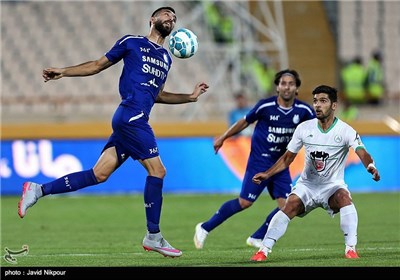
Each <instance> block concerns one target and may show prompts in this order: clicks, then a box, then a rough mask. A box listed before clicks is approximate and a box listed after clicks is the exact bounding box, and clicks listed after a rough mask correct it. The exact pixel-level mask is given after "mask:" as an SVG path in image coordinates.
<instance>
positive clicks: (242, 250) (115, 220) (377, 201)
mask: <svg viewBox="0 0 400 280" xmlns="http://www.w3.org/2000/svg"><path fill="white" fill-rule="evenodd" d="M235 197H237V194H232V195H227V194H224V195H177V194H164V203H163V210H162V217H161V230H162V233H163V235H164V237H165V238H166V239H167V240H168V241H169V242H170V243H171V245H173V246H174V247H176V248H179V249H181V250H182V251H183V255H182V256H181V257H180V258H166V257H163V256H162V255H160V254H158V253H155V252H146V251H144V250H143V248H142V246H141V242H142V239H143V237H144V235H145V231H146V225H145V216H144V207H143V197H142V195H134V194H131V195H112V196H100V195H90V196H89V195H83V196H80V195H73V196H66V195H55V196H49V197H45V198H43V199H41V200H39V202H38V203H37V204H36V205H35V206H34V207H32V208H31V209H29V211H28V213H27V215H26V217H25V218H23V219H20V218H19V216H18V214H17V204H18V200H19V197H16V196H11V197H9V196H4V197H1V250H2V254H3V255H2V259H1V266H2V269H3V270H4V269H6V268H7V269H11V268H18V267H29V268H35V267H40V268H44V267H126V268H129V267H130V268H132V267H143V268H144V267H149V268H151V267H164V268H168V267H174V268H177V267H209V268H211V267H242V268H247V267H262V268H272V267H400V193H369V194H358V193H357V194H353V201H354V203H355V205H356V208H357V211H358V216H359V225H358V245H357V249H358V252H359V255H360V259H355V260H347V259H345V258H344V257H343V255H344V244H343V243H344V241H343V235H342V232H341V230H340V227H339V216H338V215H337V216H335V217H334V218H331V217H330V216H329V215H328V214H327V213H326V212H325V211H324V210H323V209H321V208H319V209H316V210H314V211H313V212H311V213H310V214H309V215H308V216H306V217H305V218H297V217H296V218H294V219H293V220H292V221H291V223H290V224H289V227H288V230H287V232H286V234H285V235H284V236H283V237H282V238H281V239H280V240H279V241H278V243H277V244H276V245H275V247H274V249H273V252H272V253H271V254H270V255H269V258H268V260H267V261H266V262H262V263H254V262H250V261H249V259H250V257H251V256H252V255H253V253H254V252H255V251H256V249H254V248H251V247H248V246H247V245H246V243H245V241H246V238H247V237H248V236H249V235H250V234H251V233H252V232H253V231H254V230H255V229H256V228H258V226H259V225H260V224H261V223H262V222H263V221H264V219H265V217H266V214H267V213H269V211H270V210H271V209H272V208H273V207H275V205H276V204H275V201H272V200H271V199H270V198H269V197H268V196H267V194H266V193H264V194H263V195H262V196H261V197H260V198H259V200H258V201H257V202H256V203H255V204H254V205H253V206H252V207H251V208H249V209H247V210H245V211H243V212H241V213H238V214H236V215H235V216H233V217H231V219H229V220H227V221H226V222H225V223H223V224H222V225H220V227H218V228H216V229H215V230H214V231H212V232H211V233H210V234H209V235H208V238H207V240H206V243H205V246H204V248H203V249H202V250H197V249H195V247H194V245H193V234H194V227H195V225H196V224H197V223H198V222H201V221H204V220H206V219H208V218H209V217H210V216H211V215H212V214H213V213H214V212H215V211H216V210H217V209H218V208H219V207H220V205H221V204H222V203H223V202H225V201H226V200H229V199H233V198H235ZM23 245H28V246H29V252H28V254H26V255H25V256H16V257H15V258H16V263H10V262H8V261H6V259H5V257H4V256H5V254H6V251H5V248H9V249H10V250H14V251H18V250H21V249H22V246H23Z"/></svg>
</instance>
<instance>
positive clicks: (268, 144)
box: [240, 96, 315, 202]
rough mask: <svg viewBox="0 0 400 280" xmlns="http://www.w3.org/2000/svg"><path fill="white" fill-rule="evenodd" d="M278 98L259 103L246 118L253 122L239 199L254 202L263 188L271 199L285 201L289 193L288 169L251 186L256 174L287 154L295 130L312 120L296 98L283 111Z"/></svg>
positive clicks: (305, 105) (309, 109) (289, 179)
mask: <svg viewBox="0 0 400 280" xmlns="http://www.w3.org/2000/svg"><path fill="white" fill-rule="evenodd" d="M277 98H278V97H277V96H273V97H269V98H267V99H262V100H260V101H259V102H258V103H257V104H256V105H255V106H254V108H253V109H251V110H250V112H249V113H248V114H247V115H246V121H247V122H248V123H254V122H257V123H256V126H255V128H254V132H253V137H252V138H251V150H250V155H249V159H248V161H247V167H246V172H245V174H244V178H243V182H242V190H241V192H240V197H241V198H243V199H246V200H249V201H252V202H254V201H256V200H257V198H258V197H259V196H260V194H261V193H262V191H263V190H264V188H267V189H268V192H269V194H270V196H271V198H272V199H276V198H286V197H287V195H288V194H289V193H290V191H291V186H292V179H291V177H290V172H289V168H286V169H285V170H283V171H282V172H279V173H277V174H275V175H274V176H272V177H270V178H269V179H268V180H265V181H263V182H261V184H260V185H257V184H254V183H253V182H252V178H253V176H254V175H255V174H257V173H259V172H263V171H265V170H267V169H268V168H270V167H271V166H272V165H273V164H274V163H275V162H276V161H277V160H278V159H279V158H280V157H281V156H282V155H283V154H284V153H285V151H286V146H287V145H288V143H289V141H290V139H292V135H293V133H294V130H295V129H296V127H297V126H298V125H299V124H300V123H302V122H304V121H306V120H309V119H313V118H315V112H314V110H313V109H312V108H311V107H310V106H309V105H308V104H307V103H304V102H302V101H300V100H298V99H295V100H294V103H293V106H292V107H291V108H282V107H280V106H279V104H278V102H277Z"/></svg>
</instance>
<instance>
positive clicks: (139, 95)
mask: <svg viewBox="0 0 400 280" xmlns="http://www.w3.org/2000/svg"><path fill="white" fill-rule="evenodd" d="M105 56H106V57H107V58H108V60H110V61H111V62H113V63H117V62H119V61H120V60H121V59H123V61H124V67H123V70H122V74H121V77H120V81H119V93H120V95H121V98H122V102H121V104H123V105H126V106H128V107H130V109H131V110H132V111H134V112H137V113H141V112H143V113H144V117H145V118H147V119H148V117H149V115H150V111H151V108H152V107H153V105H154V103H155V101H156V98H157V95H158V93H159V92H160V90H161V88H162V87H163V85H164V84H165V81H166V80H167V76H168V72H169V70H170V68H171V64H172V58H171V55H170V54H169V53H168V51H167V50H166V49H165V48H164V47H163V46H160V45H157V44H155V43H153V42H151V41H149V40H148V39H147V38H146V37H143V36H134V35H125V36H124V37H122V38H121V39H119V40H118V41H117V42H116V43H115V45H114V46H113V47H112V48H111V50H109V51H108V52H107V53H106V54H105Z"/></svg>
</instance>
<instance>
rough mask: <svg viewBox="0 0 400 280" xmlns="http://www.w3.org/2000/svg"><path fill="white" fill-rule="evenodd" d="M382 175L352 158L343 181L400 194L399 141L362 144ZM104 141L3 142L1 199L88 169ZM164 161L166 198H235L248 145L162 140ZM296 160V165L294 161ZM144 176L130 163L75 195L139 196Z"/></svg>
mask: <svg viewBox="0 0 400 280" xmlns="http://www.w3.org/2000/svg"><path fill="white" fill-rule="evenodd" d="M362 139H363V142H364V144H365V145H366V147H367V149H368V151H369V152H370V153H371V154H372V155H373V157H374V159H375V162H376V165H377V167H378V168H379V171H380V173H381V181H379V182H375V181H373V180H372V179H371V175H370V174H369V173H367V172H366V170H365V168H364V167H363V166H362V164H361V162H360V160H359V159H358V157H357V156H356V155H355V154H354V152H353V153H350V155H349V158H348V163H347V167H346V172H345V180H346V182H347V184H348V185H349V188H350V190H351V191H352V192H386V191H400V176H399V175H398V174H397V173H398V172H397V171H396V170H397V169H398V166H400V159H399V154H400V153H399V152H400V137H397V136H365V137H363V138H362ZM105 143H106V139H104V140H102V139H100V140H99V139H87V140H69V139H68V140H58V139H57V140H52V139H40V140H12V141H1V161H0V177H1V195H19V194H20V193H21V188H22V184H23V182H25V181H34V182H37V183H45V182H49V181H52V180H54V179H56V178H59V177H61V176H63V175H66V174H69V173H72V172H76V171H81V170H85V169H89V168H92V167H93V165H94V164H95V163H96V160H97V158H98V156H99V154H100V152H101V150H102V148H103V145H104V144H105ZM158 145H159V150H160V154H161V158H162V161H163V163H164V165H165V166H166V169H167V176H166V177H165V180H164V192H166V193H167V192H169V193H239V191H240V188H241V179H242V178H243V174H244V170H245V166H246V161H247V155H248V152H249V149H250V139H246V138H241V139H236V140H232V141H230V142H225V144H224V146H223V149H221V150H220V152H219V153H218V154H217V155H216V154H215V153H214V150H213V138H212V137H198V138H161V139H159V140H158ZM297 158H298V159H297ZM297 158H296V160H298V161H297V162H294V163H293V164H292V166H291V174H292V177H293V180H294V181H295V180H296V179H297V178H298V176H299V174H300V172H301V169H302V158H304V155H303V156H302V155H301V154H300V153H299V155H298V157H297ZM146 175H147V174H146V172H145V170H144V168H143V167H142V166H141V165H140V163H139V162H136V161H134V160H132V159H128V160H127V161H126V162H125V163H124V164H123V165H122V166H121V167H120V168H119V169H118V170H116V171H115V172H114V174H112V175H111V177H110V178H109V179H108V181H106V182H104V183H102V184H99V185H96V186H91V187H87V188H85V189H81V190H79V191H77V192H76V194H78V193H79V194H83V193H86V194H89V193H92V194H102V193H107V194H111V193H113V194H116V193H135V192H139V193H142V192H143V188H144V182H145V179H146Z"/></svg>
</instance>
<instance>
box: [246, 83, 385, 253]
mask: <svg viewBox="0 0 400 280" xmlns="http://www.w3.org/2000/svg"><path fill="white" fill-rule="evenodd" d="M312 94H313V97H314V98H313V106H314V109H315V112H316V115H317V118H316V119H313V120H309V121H305V122H303V123H301V124H300V125H299V126H298V127H297V128H296V130H295V132H294V134H293V137H292V140H290V142H289V144H288V146H287V150H286V152H285V153H284V154H283V156H282V157H280V158H279V160H278V161H277V162H276V163H275V164H274V165H273V166H272V167H271V168H269V169H268V170H266V171H264V172H260V173H258V174H256V175H254V177H253V182H254V183H256V184H261V182H263V181H264V180H267V179H268V178H270V177H271V176H273V175H274V174H276V173H278V172H280V171H282V170H283V169H285V168H287V167H288V166H289V165H290V164H291V163H292V162H293V160H294V159H295V157H296V155H297V153H298V152H299V151H300V149H301V148H302V147H304V149H305V166H304V169H303V171H302V173H301V176H300V178H299V179H298V181H297V182H296V185H295V186H294V187H293V189H292V191H291V193H290V194H289V197H288V198H287V200H286V203H285V206H284V207H283V208H282V209H281V210H279V211H278V212H277V213H276V214H275V215H274V217H273V218H272V220H271V223H270V225H269V227H268V230H267V233H266V234H265V236H264V239H263V241H262V246H261V247H260V249H259V250H258V251H257V252H256V253H255V254H254V255H253V256H252V258H251V260H252V261H265V260H266V259H267V256H268V253H269V252H271V249H272V247H273V246H274V245H275V243H276V242H277V241H278V240H279V238H281V237H282V236H283V235H284V234H285V232H286V229H287V227H288V225H289V222H290V220H291V219H293V218H294V217H296V216H299V217H304V216H306V215H307V214H308V213H310V212H311V211H312V210H314V209H316V208H318V207H320V208H323V209H325V210H326V211H327V212H328V213H329V214H330V215H331V216H332V217H333V216H334V215H335V214H336V213H340V228H341V230H342V231H343V234H344V243H345V255H344V256H345V257H346V258H348V259H356V258H358V257H359V256H358V253H357V251H356V244H357V226H358V216H357V211H356V208H355V206H354V204H353V202H352V199H351V194H350V191H349V190H348V187H347V185H346V183H345V181H344V169H345V163H346V159H347V157H348V153H349V148H352V149H354V151H355V153H356V154H357V155H358V157H359V158H360V160H361V162H362V164H363V165H364V166H365V168H366V169H367V171H368V172H369V173H371V174H372V179H373V180H375V181H379V180H380V175H379V172H378V169H377V168H376V167H375V163H374V161H373V159H372V157H371V155H370V154H369V153H368V152H367V150H366V148H365V146H364V144H363V143H362V141H361V138H360V136H359V135H358V133H357V132H356V131H355V130H354V129H353V128H352V127H351V126H349V125H348V124H347V123H345V122H343V121H341V120H340V119H338V118H337V117H335V110H336V108H337V90H336V89H335V88H332V87H330V86H326V85H320V86H318V87H316V88H315V89H314V90H313V92H312Z"/></svg>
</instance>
